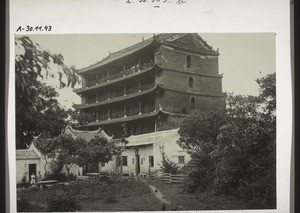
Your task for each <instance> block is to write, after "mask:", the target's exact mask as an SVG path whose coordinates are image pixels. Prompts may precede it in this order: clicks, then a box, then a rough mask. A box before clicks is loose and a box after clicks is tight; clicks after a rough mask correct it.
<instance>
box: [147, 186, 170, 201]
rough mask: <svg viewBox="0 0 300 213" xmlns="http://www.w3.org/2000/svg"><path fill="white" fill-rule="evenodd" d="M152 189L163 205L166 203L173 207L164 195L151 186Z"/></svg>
mask: <svg viewBox="0 0 300 213" xmlns="http://www.w3.org/2000/svg"><path fill="white" fill-rule="evenodd" d="M149 187H150V189H151V190H152V191H153V193H154V195H155V197H156V198H157V199H158V200H159V201H161V202H162V203H165V204H169V205H171V202H169V201H168V200H166V199H164V196H163V194H162V193H161V192H160V191H159V190H158V189H157V188H156V187H154V186H152V185H149Z"/></svg>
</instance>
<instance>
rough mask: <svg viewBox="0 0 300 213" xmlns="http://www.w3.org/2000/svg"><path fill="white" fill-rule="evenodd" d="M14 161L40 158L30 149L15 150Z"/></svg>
mask: <svg viewBox="0 0 300 213" xmlns="http://www.w3.org/2000/svg"><path fill="white" fill-rule="evenodd" d="M16 159H17V160H22V159H40V157H39V156H38V155H37V154H36V153H35V151H34V150H32V149H17V150H16Z"/></svg>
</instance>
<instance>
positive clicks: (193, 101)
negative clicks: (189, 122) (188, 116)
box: [191, 97, 196, 109]
mask: <svg viewBox="0 0 300 213" xmlns="http://www.w3.org/2000/svg"><path fill="white" fill-rule="evenodd" d="M195 108H196V100H195V98H194V97H193V98H191V109H195Z"/></svg>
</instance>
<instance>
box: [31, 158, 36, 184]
mask: <svg viewBox="0 0 300 213" xmlns="http://www.w3.org/2000/svg"><path fill="white" fill-rule="evenodd" d="M32 174H34V175H36V163H34V164H29V183H30V182H31V175H32Z"/></svg>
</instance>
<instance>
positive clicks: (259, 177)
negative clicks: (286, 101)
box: [179, 74, 276, 208]
mask: <svg viewBox="0 0 300 213" xmlns="http://www.w3.org/2000/svg"><path fill="white" fill-rule="evenodd" d="M257 82H258V83H259V86H260V94H259V96H241V95H237V96H233V95H229V96H228V97H227V109H226V111H225V112H224V113H215V114H213V115H208V116H200V117H192V118H188V119H187V120H186V121H184V122H183V124H182V126H181V128H180V130H179V134H180V139H179V145H180V146H181V147H183V148H185V149H187V150H188V151H189V152H190V153H191V154H192V159H193V160H192V161H191V164H193V165H191V166H190V167H188V168H190V169H189V170H190V172H189V176H190V181H189V182H188V184H190V185H189V186H188V187H189V188H190V189H196V190H199V191H204V190H208V189H210V190H213V191H214V192H215V193H216V194H223V195H231V196H236V197H237V198H240V199H243V200H245V201H246V202H247V203H248V205H249V208H266V207H267V208H268V207H270V208H274V207H276V114H275V113H276V93H275V91H276V81H275V74H270V75H268V76H266V77H264V78H260V79H257ZM193 162H196V163H193ZM207 187H208V188H207Z"/></svg>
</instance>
